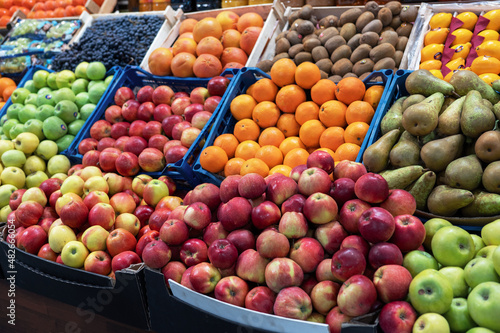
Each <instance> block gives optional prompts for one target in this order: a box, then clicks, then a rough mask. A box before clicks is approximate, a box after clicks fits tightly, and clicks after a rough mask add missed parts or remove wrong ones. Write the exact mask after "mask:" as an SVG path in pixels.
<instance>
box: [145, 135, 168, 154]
mask: <svg viewBox="0 0 500 333" xmlns="http://www.w3.org/2000/svg"><path fill="white" fill-rule="evenodd" d="M168 141H169V139H168V138H167V137H166V136H165V135H163V134H155V135H153V136H152V137H150V138H149V140H148V148H156V149H158V150H159V151H163V147H165V144H166V143H167V142H168Z"/></svg>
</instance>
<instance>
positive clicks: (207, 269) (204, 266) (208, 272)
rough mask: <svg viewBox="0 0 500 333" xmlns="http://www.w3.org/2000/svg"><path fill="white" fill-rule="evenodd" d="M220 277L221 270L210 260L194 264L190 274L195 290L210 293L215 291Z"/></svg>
mask: <svg viewBox="0 0 500 333" xmlns="http://www.w3.org/2000/svg"><path fill="white" fill-rule="evenodd" d="M220 279H221V274H220V272H219V270H218V269H217V268H216V267H215V266H214V265H212V264H210V263H208V262H201V263H199V264H196V265H195V266H193V270H192V271H191V274H190V276H189V281H190V282H191V285H192V286H193V290H194V291H197V292H199V293H202V294H209V293H211V292H212V291H214V289H215V286H216V285H217V283H218V282H219V280H220Z"/></svg>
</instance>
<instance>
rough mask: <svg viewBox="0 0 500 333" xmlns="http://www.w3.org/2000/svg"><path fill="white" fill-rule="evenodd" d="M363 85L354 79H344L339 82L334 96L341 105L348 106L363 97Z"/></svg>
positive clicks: (364, 89)
mask: <svg viewBox="0 0 500 333" xmlns="http://www.w3.org/2000/svg"><path fill="white" fill-rule="evenodd" d="M365 91H366V88H365V84H364V83H363V81H361V80H360V79H358V78H356V77H346V78H343V79H342V80H340V81H339V83H338V84H337V89H335V96H337V99H338V100H339V101H341V102H342V103H344V104H346V105H349V104H351V103H352V102H354V101H361V100H362V99H363V96H364V95H365Z"/></svg>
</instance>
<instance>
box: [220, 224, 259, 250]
mask: <svg viewBox="0 0 500 333" xmlns="http://www.w3.org/2000/svg"><path fill="white" fill-rule="evenodd" d="M219 223H220V222H219ZM226 238H227V239H228V240H229V241H230V242H231V243H232V244H233V245H234V246H236V249H237V250H238V253H242V252H244V251H246V250H248V249H255V245H256V244H255V243H256V240H255V236H254V234H253V233H252V232H251V231H249V230H246V229H238V230H233V231H231V232H230V233H229V234H228V235H227V237H226Z"/></svg>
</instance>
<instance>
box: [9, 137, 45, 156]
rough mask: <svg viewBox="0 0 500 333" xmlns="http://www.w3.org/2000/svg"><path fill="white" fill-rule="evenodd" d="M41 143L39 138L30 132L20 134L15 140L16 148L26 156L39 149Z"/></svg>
mask: <svg viewBox="0 0 500 333" xmlns="http://www.w3.org/2000/svg"><path fill="white" fill-rule="evenodd" d="M39 143H40V140H39V139H38V137H37V136H36V135H35V134H33V133H30V132H25V133H21V134H19V135H18V136H17V137H16V138H15V140H14V147H15V148H16V149H17V150H20V151H22V152H23V153H24V154H31V153H33V152H34V151H35V150H36V148H37V147H38V144H39Z"/></svg>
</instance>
